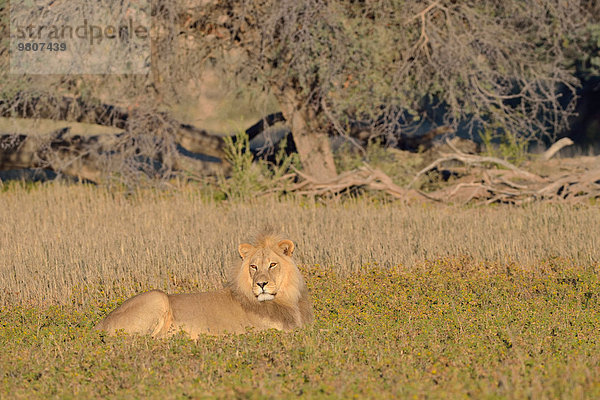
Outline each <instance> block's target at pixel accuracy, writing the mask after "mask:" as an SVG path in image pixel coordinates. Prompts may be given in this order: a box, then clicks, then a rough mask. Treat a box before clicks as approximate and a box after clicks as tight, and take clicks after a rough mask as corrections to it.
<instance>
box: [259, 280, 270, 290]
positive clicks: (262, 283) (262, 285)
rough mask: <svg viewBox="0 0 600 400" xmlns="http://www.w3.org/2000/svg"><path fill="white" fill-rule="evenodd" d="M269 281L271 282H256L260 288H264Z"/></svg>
mask: <svg viewBox="0 0 600 400" xmlns="http://www.w3.org/2000/svg"><path fill="white" fill-rule="evenodd" d="M267 283H269V282H256V284H257V285H258V287H259V288H261V289H263V290H264V288H265V286H267Z"/></svg>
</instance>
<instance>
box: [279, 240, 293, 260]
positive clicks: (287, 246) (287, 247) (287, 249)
mask: <svg viewBox="0 0 600 400" xmlns="http://www.w3.org/2000/svg"><path fill="white" fill-rule="evenodd" d="M277 246H278V247H279V248H280V249H281V250H283V254H285V255H286V256H288V257H291V256H292V253H294V242H292V241H291V240H287V239H286V240H282V241H281V242H279V243H278V244H277Z"/></svg>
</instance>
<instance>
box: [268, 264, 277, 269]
mask: <svg viewBox="0 0 600 400" xmlns="http://www.w3.org/2000/svg"><path fill="white" fill-rule="evenodd" d="M276 266H277V263H271V265H269V268H273V267H276Z"/></svg>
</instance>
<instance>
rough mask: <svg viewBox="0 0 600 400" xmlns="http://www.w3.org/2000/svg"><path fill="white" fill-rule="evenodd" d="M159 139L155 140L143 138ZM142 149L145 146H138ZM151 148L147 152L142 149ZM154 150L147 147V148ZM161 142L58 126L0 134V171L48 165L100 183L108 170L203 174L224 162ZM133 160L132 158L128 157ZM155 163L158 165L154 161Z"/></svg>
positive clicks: (220, 168) (212, 172) (219, 170)
mask: <svg viewBox="0 0 600 400" xmlns="http://www.w3.org/2000/svg"><path fill="white" fill-rule="evenodd" d="M144 139H145V140H146V141H147V140H151V141H152V140H160V139H159V138H144ZM143 147H145V149H143ZM148 148H150V149H151V151H149V152H148V151H147V149H148ZM154 149H155V150H156V151H152V150H154ZM163 149H168V146H164V145H163V144H161V143H145V144H144V145H143V146H141V143H138V139H136V138H135V137H132V136H130V135H127V134H125V133H123V132H119V133H114V134H100V135H78V134H72V133H70V128H69V127H66V128H62V129H59V130H56V131H54V132H51V133H50V134H46V135H24V134H0V170H12V169H47V170H51V171H54V172H57V173H59V174H64V175H69V176H73V177H76V178H77V179H79V180H86V181H91V182H96V183H97V182H100V181H101V180H102V178H103V177H104V176H105V175H106V174H107V172H110V171H113V172H118V173H119V174H121V175H123V174H127V173H129V174H138V173H139V172H140V169H143V168H144V166H145V167H147V168H146V171H145V172H146V173H147V174H150V175H152V173H160V172H161V169H162V170H163V172H164V171H166V172H167V173H168V172H169V171H177V170H186V171H194V173H196V174H200V175H202V176H207V175H216V174H218V173H222V172H223V171H224V168H226V166H223V165H221V164H220V163H215V162H209V161H202V160H197V159H193V158H190V157H185V156H183V155H181V154H178V155H177V156H176V157H174V156H173V155H172V154H171V155H168V154H165V152H163V151H162V150H163ZM135 159H137V162H132V160H135ZM157 163H158V165H157Z"/></svg>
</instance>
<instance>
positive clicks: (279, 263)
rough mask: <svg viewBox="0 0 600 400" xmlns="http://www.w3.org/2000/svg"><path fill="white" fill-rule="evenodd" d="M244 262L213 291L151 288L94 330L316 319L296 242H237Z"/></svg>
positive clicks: (152, 331)
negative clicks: (175, 291) (170, 291)
mask: <svg viewBox="0 0 600 400" xmlns="http://www.w3.org/2000/svg"><path fill="white" fill-rule="evenodd" d="M238 251H239V253H240V256H241V257H242V262H241V265H239V266H237V267H236V268H235V269H233V270H232V271H231V277H230V281H229V284H228V285H226V287H225V288H223V289H221V290H217V291H212V292H204V293H186V294H169V295H167V294H166V293H164V292H162V291H160V290H152V291H150V292H146V293H142V294H138V295H137V296H134V297H132V298H130V299H128V300H126V301H125V302H124V303H123V304H121V306H120V307H118V308H117V309H116V310H114V311H112V312H111V313H110V314H108V315H107V316H106V318H104V320H102V321H100V323H99V324H98V325H97V326H96V328H95V329H98V330H104V331H108V332H109V333H111V334H114V333H115V332H116V331H117V330H120V329H122V330H123V331H125V332H127V333H139V334H149V335H152V336H153V337H167V336H170V335H173V334H175V333H177V332H178V331H179V330H183V331H184V332H186V333H187V334H189V335H190V336H191V337H192V338H193V339H196V338H197V337H198V336H199V335H200V334H201V333H209V334H219V333H225V332H230V333H243V332H245V331H246V329H247V328H255V329H258V330H262V329H269V328H275V329H279V330H291V329H294V328H298V327H301V326H303V325H305V324H308V323H310V322H312V319H313V314H312V304H311V301H310V298H309V297H308V290H307V289H306V284H305V283H304V279H303V278H302V274H301V273H300V271H299V270H298V268H297V267H296V264H295V262H294V260H293V259H292V253H293V252H294V243H292V241H290V240H286V239H283V238H281V237H279V236H276V235H273V234H270V233H263V234H261V235H259V236H258V238H257V240H256V242H255V243H254V245H251V244H248V243H243V244H240V245H239V247H238Z"/></svg>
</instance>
